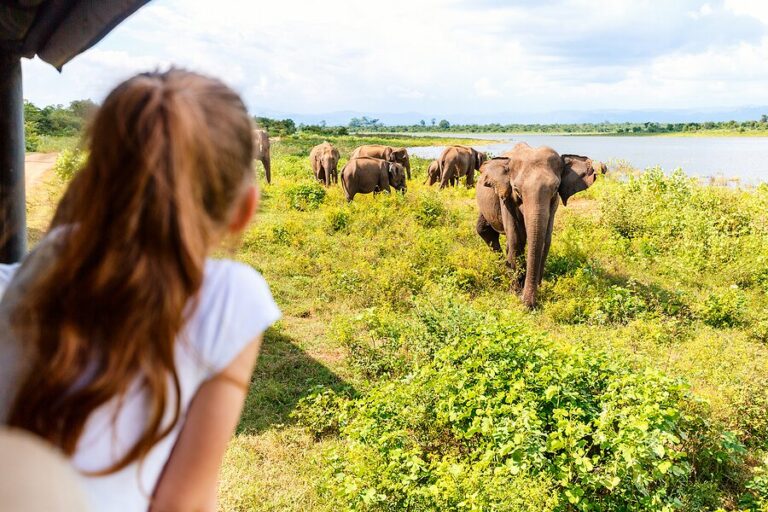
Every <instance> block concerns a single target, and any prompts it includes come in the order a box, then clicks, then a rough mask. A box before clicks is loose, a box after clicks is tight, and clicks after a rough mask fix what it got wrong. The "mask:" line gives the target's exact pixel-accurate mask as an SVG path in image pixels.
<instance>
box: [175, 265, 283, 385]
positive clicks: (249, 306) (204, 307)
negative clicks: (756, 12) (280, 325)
mask: <svg viewBox="0 0 768 512" xmlns="http://www.w3.org/2000/svg"><path fill="white" fill-rule="evenodd" d="M213 267H214V268H213V269H212V271H211V272H208V271H207V272H206V273H207V274H209V275H206V279H207V280H210V281H213V282H212V283H206V284H210V285H211V286H210V287H208V289H207V290H205V289H204V296H203V297H201V302H200V304H199V306H198V308H199V310H198V314H200V316H201V318H200V319H201V320H202V321H201V322H199V323H198V329H196V330H197V331H198V332H194V333H190V334H191V335H192V336H193V337H194V338H196V339H197V342H196V344H197V345H198V349H199V351H200V355H201V356H202V358H203V362H204V364H205V367H206V375H207V377H212V376H213V375H216V374H217V373H220V372H221V371H222V370H223V369H224V368H226V367H227V366H229V364H230V363H231V362H232V361H233V360H234V359H235V358H236V357H237V356H238V354H240V352H242V351H243V349H244V348H245V347H246V346H247V345H248V344H250V343H251V342H252V341H253V340H254V339H256V337H257V336H259V335H260V334H262V333H263V332H264V331H265V330H267V328H268V327H269V326H271V325H272V324H274V323H275V322H276V321H277V320H279V319H280V317H281V316H282V313H281V312H280V309H279V308H278V307H277V304H276V303H275V301H274V299H273V298H272V293H271V292H270V290H269V286H268V285H267V282H266V281H265V280H264V278H263V277H262V276H261V274H259V273H258V272H257V271H256V270H254V269H253V268H251V267H250V266H248V265H244V264H242V263H237V262H234V261H226V260H219V261H217V262H215V263H214V264H213ZM211 278H212V279H211ZM206 284H204V288H205V287H206Z"/></svg>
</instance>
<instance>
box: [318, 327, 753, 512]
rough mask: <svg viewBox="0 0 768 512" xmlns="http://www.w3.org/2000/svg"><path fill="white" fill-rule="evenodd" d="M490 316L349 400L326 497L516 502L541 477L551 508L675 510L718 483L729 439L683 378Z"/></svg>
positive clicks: (539, 496)
mask: <svg viewBox="0 0 768 512" xmlns="http://www.w3.org/2000/svg"><path fill="white" fill-rule="evenodd" d="M485 320H486V322H485V324H484V325H482V326H478V325H476V324H475V322H473V321H469V322H467V324H468V327H464V328H461V329H460V334H459V335H458V336H457V337H456V338H453V341H451V342H449V343H447V344H446V345H445V346H444V347H443V348H441V349H439V350H438V351H437V352H436V353H435V357H434V359H433V360H432V361H430V362H428V363H426V364H425V365H424V366H422V367H421V368H420V369H418V370H417V371H416V372H415V373H414V374H412V375H409V376H406V377H404V378H402V379H400V380H397V381H390V382H384V383H382V384H379V385H377V386H375V387H374V388H373V389H372V390H371V391H370V392H369V393H368V394H367V396H366V397H365V398H362V399H359V400H356V401H354V403H353V404H351V406H350V407H349V408H348V409H347V411H351V416H349V417H347V418H346V419H345V424H344V425H343V426H342V427H341V434H342V437H343V438H344V439H345V440H346V441H347V442H346V444H345V447H344V448H338V449H337V450H332V451H331V453H330V454H329V462H330V468H329V472H330V473H331V474H330V475H329V481H330V482H333V483H334V484H333V486H332V488H331V489H329V490H328V492H331V493H334V494H335V496H336V497H337V499H339V500H340V501H341V502H343V503H344V504H345V505H346V506H348V507H350V508H352V509H363V510H406V509H412V510H443V509H459V508H466V509H467V510H484V509H496V510H515V509H516V507H517V506H518V504H519V503H520V499H521V493H524V492H526V491H525V490H526V489H528V486H529V485H530V486H531V489H528V491H531V490H534V489H535V491H533V494H535V496H528V499H530V500H531V501H533V502H535V503H536V506H539V507H542V508H543V509H547V508H549V509H551V508H552V507H555V506H557V507H558V508H565V507H568V509H575V510H617V511H618V510H661V509H669V510H671V509H672V508H675V507H677V506H678V505H679V504H680V503H682V502H683V501H685V500H687V499H688V498H689V497H690V494H691V493H700V492H701V489H700V484H701V483H702V482H704V483H707V482H709V483H710V484H711V485H714V486H715V487H716V486H717V485H718V484H717V482H712V481H710V480H708V479H707V475H706V474H698V475H697V476H696V478H697V479H698V481H697V482H695V483H696V484H697V485H699V487H696V486H694V485H693V483H694V474H695V472H694V466H695V465H697V466H705V465H707V464H713V462H712V455H711V454H713V453H715V451H713V450H711V449H710V448H709V447H710V446H711V444H706V443H705V442H704V441H702V440H706V439H716V438H717V433H716V431H712V429H713V427H711V426H710V425H709V424H708V423H706V422H701V421H696V419H697V418H698V416H693V417H689V416H688V414H687V413H686V412H685V411H686V410H690V408H691V405H689V404H692V402H691V399H690V397H689V395H688V393H687V391H686V389H685V387H683V386H682V385H681V384H680V383H678V382H676V381H674V380H671V379H668V378H666V377H664V376H662V375H661V374H659V373H658V372H654V371H650V370H648V371H645V372H641V373H636V372H633V371H632V370H631V369H630V368H629V367H628V366H626V365H625V364H622V363H619V362H617V361H615V360H613V359H611V358H610V357H608V356H607V355H605V354H601V353H596V352H594V351H591V352H589V353H587V352H585V351H583V350H579V349H578V348H576V347H574V348H567V347H566V348H560V347H555V346H553V345H551V344H549V343H548V342H546V341H545V340H544V339H542V338H541V337H539V336H534V335H532V334H529V333H527V332H525V331H524V330H521V328H520V327H519V326H518V325H517V324H516V323H514V322H512V323H510V322H493V321H492V319H489V318H487V319H485ZM454 321H455V320H454ZM691 418H693V419H691ZM702 429H703V430H702ZM729 439H731V440H732V439H733V438H732V437H731V438H729ZM691 440H695V442H691ZM741 451H743V448H741V447H740V445H738V443H734V444H733V445H726V444H722V443H720V444H718V445H717V455H718V456H720V457H722V456H723V453H724V454H725V456H727V457H730V458H732V459H734V460H736V459H738V457H739V454H740V453H741ZM534 475H535V477H534Z"/></svg>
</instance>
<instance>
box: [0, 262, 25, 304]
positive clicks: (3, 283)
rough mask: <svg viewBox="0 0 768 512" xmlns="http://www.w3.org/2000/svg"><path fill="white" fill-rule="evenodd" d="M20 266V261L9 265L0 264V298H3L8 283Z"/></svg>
mask: <svg viewBox="0 0 768 512" xmlns="http://www.w3.org/2000/svg"><path fill="white" fill-rule="evenodd" d="M20 266H21V263H12V264H10V265H6V264H0V299H2V298H3V294H4V293H5V289H6V288H8V284H9V283H10V282H11V279H13V276H14V274H16V271H17V270H18V269H19V267H20Z"/></svg>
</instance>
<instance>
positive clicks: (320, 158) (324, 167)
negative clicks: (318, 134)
mask: <svg viewBox="0 0 768 512" xmlns="http://www.w3.org/2000/svg"><path fill="white" fill-rule="evenodd" d="M309 161H310V163H311V164H312V172H314V173H315V178H317V180H318V181H320V182H321V183H324V184H325V186H326V187H328V186H330V185H331V181H333V183H338V182H339V170H338V165H339V150H337V149H336V148H335V147H333V145H332V144H331V143H329V142H323V143H322V144H318V145H317V146H315V147H313V148H312V151H310V152H309Z"/></svg>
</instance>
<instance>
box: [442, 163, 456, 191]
mask: <svg viewBox="0 0 768 512" xmlns="http://www.w3.org/2000/svg"><path fill="white" fill-rule="evenodd" d="M449 184H453V164H445V166H444V167H443V174H442V175H441V176H440V188H441V189H443V188H445V187H447V186H448V185H449Z"/></svg>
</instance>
